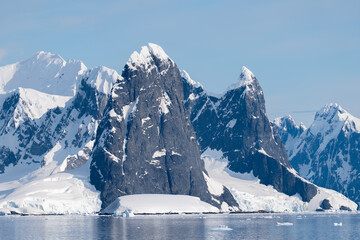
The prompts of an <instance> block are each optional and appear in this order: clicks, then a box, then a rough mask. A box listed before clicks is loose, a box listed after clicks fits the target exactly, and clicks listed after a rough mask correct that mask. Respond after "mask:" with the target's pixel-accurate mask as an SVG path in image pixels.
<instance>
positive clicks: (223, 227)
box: [211, 225, 232, 231]
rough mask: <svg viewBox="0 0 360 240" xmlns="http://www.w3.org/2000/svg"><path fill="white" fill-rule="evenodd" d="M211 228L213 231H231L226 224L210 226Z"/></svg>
mask: <svg viewBox="0 0 360 240" xmlns="http://www.w3.org/2000/svg"><path fill="white" fill-rule="evenodd" d="M211 230H214V231H231V230H232V228H229V227H228V226H226V225H220V226H218V227H215V228H211Z"/></svg>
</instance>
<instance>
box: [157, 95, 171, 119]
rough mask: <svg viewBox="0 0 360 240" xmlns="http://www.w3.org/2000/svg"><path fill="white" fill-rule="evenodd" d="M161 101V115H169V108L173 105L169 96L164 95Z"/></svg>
mask: <svg viewBox="0 0 360 240" xmlns="http://www.w3.org/2000/svg"><path fill="white" fill-rule="evenodd" d="M158 101H160V104H159V113H160V114H168V113H169V108H168V107H169V106H170V105H171V100H170V98H169V95H168V94H167V93H166V92H163V93H162V97H160V99H158Z"/></svg>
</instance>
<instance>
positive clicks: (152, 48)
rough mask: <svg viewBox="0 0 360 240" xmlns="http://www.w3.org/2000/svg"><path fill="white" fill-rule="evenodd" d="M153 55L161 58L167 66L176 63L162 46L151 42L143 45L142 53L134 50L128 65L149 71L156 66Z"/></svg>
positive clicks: (131, 67) (134, 68)
mask: <svg viewBox="0 0 360 240" xmlns="http://www.w3.org/2000/svg"><path fill="white" fill-rule="evenodd" d="M153 56H155V57H156V58H157V59H159V60H160V61H161V62H162V63H163V64H166V65H167V67H170V66H172V65H174V64H175V63H174V62H173V60H171V58H170V57H169V56H168V55H167V54H166V53H165V51H164V50H163V49H162V48H161V47H160V46H158V45H156V44H154V43H149V44H148V46H143V47H141V51H140V53H138V52H137V51H134V52H133V53H132V54H131V56H130V58H129V60H128V61H127V63H126V65H127V66H128V67H129V68H130V69H133V70H136V69H137V68H138V67H142V68H144V69H145V70H147V72H150V71H151V70H152V69H154V68H155V62H154V59H153Z"/></svg>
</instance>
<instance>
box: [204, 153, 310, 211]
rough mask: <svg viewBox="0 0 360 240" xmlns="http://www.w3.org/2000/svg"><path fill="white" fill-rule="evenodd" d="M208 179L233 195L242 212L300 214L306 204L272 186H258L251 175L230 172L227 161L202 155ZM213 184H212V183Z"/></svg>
mask: <svg viewBox="0 0 360 240" xmlns="http://www.w3.org/2000/svg"><path fill="white" fill-rule="evenodd" d="M202 158H203V160H204V162H205V169H206V171H207V172H208V174H209V177H210V178H211V179H212V180H213V181H215V182H217V183H218V184H221V185H224V186H226V187H227V188H228V189H229V190H230V192H231V193H232V194H233V196H234V198H235V200H236V201H237V203H238V204H239V208H240V209H241V210H243V211H258V210H265V211H275V212H301V211H305V210H306V204H304V202H303V201H301V198H300V197H298V196H291V197H290V196H288V195H285V194H283V193H280V192H278V191H276V190H275V189H274V188H273V187H272V186H265V185H263V184H260V180H259V179H257V178H256V177H254V176H253V175H252V174H251V173H247V174H239V173H234V172H231V171H230V170H229V169H228V168H227V167H226V166H227V163H228V162H227V159H224V158H223V159H222V160H219V159H215V158H212V157H210V156H208V155H207V156H206V155H205V154H202ZM213 184H214V183H213Z"/></svg>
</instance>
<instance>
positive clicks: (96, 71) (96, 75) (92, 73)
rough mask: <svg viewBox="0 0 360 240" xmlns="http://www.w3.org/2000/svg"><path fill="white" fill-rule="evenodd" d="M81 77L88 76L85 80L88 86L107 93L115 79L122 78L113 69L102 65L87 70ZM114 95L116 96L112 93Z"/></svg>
mask: <svg viewBox="0 0 360 240" xmlns="http://www.w3.org/2000/svg"><path fill="white" fill-rule="evenodd" d="M83 78H88V80H87V82H88V83H89V84H90V86H92V87H94V88H96V89H97V90H98V91H99V92H101V93H104V94H109V93H110V92H111V88H112V86H113V85H114V83H115V82H116V81H117V80H120V81H122V80H123V77H122V76H121V75H120V74H118V73H117V72H116V71H115V70H113V69H110V68H107V67H104V66H99V67H95V68H92V69H89V70H87V71H86V72H85V73H84V74H83ZM114 97H116V96H115V95H114Z"/></svg>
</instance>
